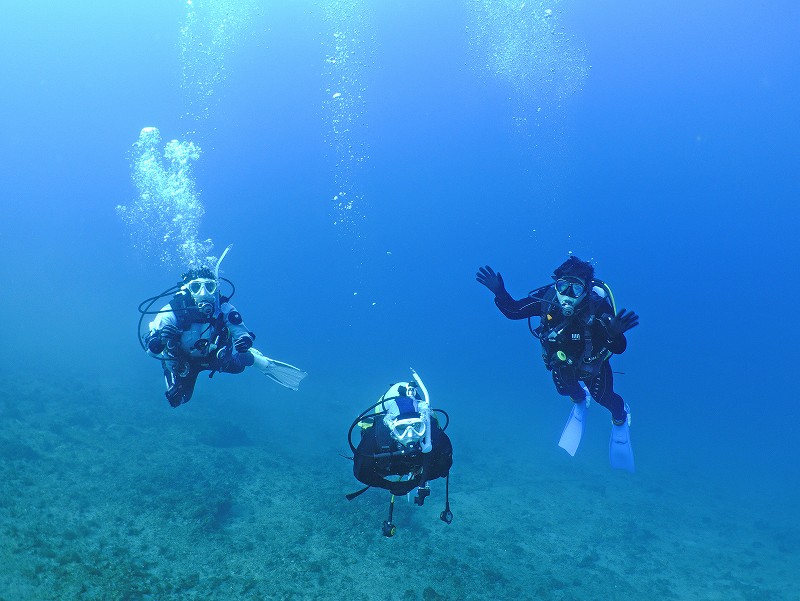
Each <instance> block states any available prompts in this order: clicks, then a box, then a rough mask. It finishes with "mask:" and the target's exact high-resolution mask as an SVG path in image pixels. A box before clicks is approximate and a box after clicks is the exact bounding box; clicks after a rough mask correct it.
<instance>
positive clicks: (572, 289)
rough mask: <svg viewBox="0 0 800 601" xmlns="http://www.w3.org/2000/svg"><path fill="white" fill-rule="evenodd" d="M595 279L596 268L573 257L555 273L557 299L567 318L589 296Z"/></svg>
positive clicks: (557, 268)
mask: <svg viewBox="0 0 800 601" xmlns="http://www.w3.org/2000/svg"><path fill="white" fill-rule="evenodd" d="M593 278H594V267H593V266H592V265H591V264H590V263H587V262H586V261H581V260H580V259H579V258H578V257H576V256H571V257H570V258H569V259H567V260H566V261H564V262H563V263H562V264H561V265H559V266H558V267H556V269H555V271H553V279H554V280H555V281H556V283H555V289H556V297H557V298H558V304H559V306H560V307H561V312H562V313H563V314H564V316H565V317H569V316H571V315H572V314H574V313H575V309H576V308H577V306H578V305H579V304H580V303H581V302H582V301H583V299H585V298H586V297H587V296H588V293H589V290H590V289H591V286H592V279H593Z"/></svg>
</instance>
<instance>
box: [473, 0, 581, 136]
mask: <svg viewBox="0 0 800 601" xmlns="http://www.w3.org/2000/svg"><path fill="white" fill-rule="evenodd" d="M558 4H559V0H554V1H552V2H546V1H541V0H539V1H534V2H519V1H518V0H516V1H515V0H479V1H477V2H472V3H470V24H469V25H468V34H469V37H470V48H471V50H472V53H473V57H474V58H473V65H474V67H475V68H476V69H479V70H483V71H484V72H486V73H489V74H491V75H492V76H494V77H496V78H498V79H499V80H501V81H503V82H505V84H506V85H507V86H508V87H509V88H510V90H511V97H512V102H514V105H515V107H514V108H515V112H516V114H515V119H516V121H517V122H518V123H519V124H524V123H531V124H532V125H535V124H538V123H539V122H540V121H541V120H543V119H546V118H547V117H549V116H550V115H551V114H552V113H553V112H554V110H555V109H558V108H559V107H560V106H561V103H562V102H563V101H564V100H565V99H567V98H568V97H569V96H571V95H572V94H574V93H576V92H578V91H580V90H581V89H582V87H583V83H584V81H585V79H586V76H587V74H588V69H589V67H588V65H587V63H586V56H585V50H584V48H583V45H582V44H581V43H580V42H579V41H578V40H576V39H575V38H574V37H571V36H569V35H567V34H566V33H564V32H563V31H562V30H561V29H560V26H559V21H558V12H557V11H555V10H554V8H555V7H556V6H557V5H558Z"/></svg>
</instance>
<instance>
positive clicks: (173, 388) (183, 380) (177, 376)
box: [164, 363, 201, 407]
mask: <svg viewBox="0 0 800 601" xmlns="http://www.w3.org/2000/svg"><path fill="white" fill-rule="evenodd" d="M200 371H201V370H200V368H199V367H198V366H196V365H192V364H191V363H190V364H188V365H186V369H185V371H183V372H179V373H176V372H175V371H172V372H170V373H169V374H168V373H167V371H166V370H165V371H164V377H165V379H166V380H167V391H166V392H165V393H164V395H165V396H166V397H167V401H169V404H170V405H171V406H173V407H178V406H180V405H182V404H184V403H188V402H189V401H190V400H191V398H192V394H194V386H195V384H196V383H197V375H198V374H199V373H200ZM170 376H171V378H170Z"/></svg>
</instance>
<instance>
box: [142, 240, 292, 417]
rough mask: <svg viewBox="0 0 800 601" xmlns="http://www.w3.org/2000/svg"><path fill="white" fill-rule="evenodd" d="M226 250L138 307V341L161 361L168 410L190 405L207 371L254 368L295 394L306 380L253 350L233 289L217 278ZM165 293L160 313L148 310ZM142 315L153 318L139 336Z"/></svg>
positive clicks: (229, 371)
mask: <svg viewBox="0 0 800 601" xmlns="http://www.w3.org/2000/svg"><path fill="white" fill-rule="evenodd" d="M231 246H233V245H230V246H228V247H227V248H226V249H225V251H224V252H223V253H222V256H221V257H220V258H219V261H217V264H216V267H215V268H214V270H213V271H212V270H211V269H209V268H208V267H199V268H195V269H189V270H188V271H187V272H186V273H184V274H183V275H182V276H181V277H182V282H179V283H178V284H176V285H175V286H171V287H170V288H168V289H167V290H165V291H164V292H162V293H161V294H159V295H157V296H154V297H151V298H148V299H145V300H144V301H142V302H141V303H140V304H139V313H141V317H140V318H139V336H140V340H139V343H140V345H141V346H142V348H143V349H144V350H145V351H146V352H147V354H148V355H150V356H151V357H153V358H155V359H158V360H159V361H161V366H162V368H163V370H164V380H165V382H166V386H167V391H166V393H165V395H166V397H167V400H168V401H169V404H170V405H172V406H173V407H178V406H180V405H182V404H183V403H188V402H189V400H190V399H191V398H192V393H193V392H194V386H195V383H196V381H197V376H198V375H199V374H200V372H202V371H210V372H211V373H210V374H209V376H208V377H209V378H210V377H212V376H213V375H214V374H215V373H216V372H223V373H231V374H238V373H241V372H243V371H244V369H245V368H246V367H249V366H251V365H255V366H256V367H257V368H258V369H259V370H261V371H262V372H263V373H264V374H265V375H267V376H269V377H270V378H272V379H273V380H275V381H276V382H277V383H278V384H281V385H282V386H286V387H287V388H291V389H292V390H297V389H298V386H299V385H300V381H301V380H302V379H303V378H305V377H306V372H304V371H303V370H301V369H298V368H297V367H294V366H292V365H289V364H288V363H283V362H281V361H276V360H274V359H270V358H269V357H265V356H264V355H263V354H262V353H261V352H260V351H258V350H257V349H256V348H254V347H253V341H254V340H255V337H256V336H255V334H253V332H251V331H250V330H248V328H247V326H245V325H244V321H243V320H242V316H241V314H240V313H239V312H238V311H237V310H236V308H235V307H234V306H233V305H232V304H231V303H230V299H231V297H232V296H233V294H234V293H235V291H236V288H235V287H234V285H233V282H231V281H230V280H228V279H227V278H220V277H219V266H220V264H221V263H222V260H223V259H224V258H225V255H226V254H228V251H229V250H230V249H231ZM220 280H222V281H225V282H227V283H228V284H229V285H230V286H231V293H230V294H229V295H228V296H225V295H223V294H221V293H220V290H219V283H220ZM170 295H171V296H172V300H170V302H169V304H167V305H165V306H164V307H163V308H162V309H161V310H160V311H150V308H151V307H152V306H153V304H155V302H156V301H157V300H159V299H161V298H165V297H168V296H170ZM145 304H147V306H146V307H145V308H143V306H144V305H145ZM145 315H155V318H154V319H153V321H152V322H151V323H150V326H149V331H148V333H147V334H146V335H144V336H141V327H142V320H143V319H144V316H145Z"/></svg>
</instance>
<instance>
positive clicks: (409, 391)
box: [397, 382, 422, 401]
mask: <svg viewBox="0 0 800 601" xmlns="http://www.w3.org/2000/svg"><path fill="white" fill-rule="evenodd" d="M397 392H398V393H399V394H400V396H407V397H410V398H412V399H415V400H418V401H419V400H422V396H421V395H420V393H419V388H418V385H417V383H416V382H409V383H408V384H406V385H405V386H398V387H397Z"/></svg>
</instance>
